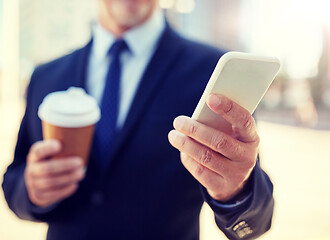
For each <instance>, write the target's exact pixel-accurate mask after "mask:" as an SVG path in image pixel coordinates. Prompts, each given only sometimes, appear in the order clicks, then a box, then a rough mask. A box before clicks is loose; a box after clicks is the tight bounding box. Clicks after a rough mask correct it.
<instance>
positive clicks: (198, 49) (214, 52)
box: [180, 36, 226, 61]
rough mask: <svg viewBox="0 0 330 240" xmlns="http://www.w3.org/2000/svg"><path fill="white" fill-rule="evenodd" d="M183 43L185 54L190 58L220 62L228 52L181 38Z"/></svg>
mask: <svg viewBox="0 0 330 240" xmlns="http://www.w3.org/2000/svg"><path fill="white" fill-rule="evenodd" d="M180 38H181V39H182V43H183V49H182V50H183V54H184V55H187V56H189V57H195V58H200V59H203V60H207V59H209V60H211V61H214V60H215V59H216V60H218V59H219V58H220V57H221V56H222V55H223V54H224V53H225V52H226V51H225V50H224V49H220V48H216V47H214V46H211V45H208V44H206V43H202V42H198V41H195V40H191V39H187V38H185V37H182V36H180Z"/></svg>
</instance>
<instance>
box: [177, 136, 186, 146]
mask: <svg viewBox="0 0 330 240" xmlns="http://www.w3.org/2000/svg"><path fill="white" fill-rule="evenodd" d="M186 143H187V137H185V136H184V137H182V138H181V141H180V143H179V145H180V149H184V148H185V146H186Z"/></svg>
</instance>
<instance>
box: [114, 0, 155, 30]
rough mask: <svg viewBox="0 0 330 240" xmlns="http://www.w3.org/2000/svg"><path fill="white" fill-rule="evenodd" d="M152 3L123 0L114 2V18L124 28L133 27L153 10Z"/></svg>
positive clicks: (145, 18) (146, 17)
mask: <svg viewBox="0 0 330 240" xmlns="http://www.w3.org/2000/svg"><path fill="white" fill-rule="evenodd" d="M153 8H154V6H153V5H151V4H147V3H145V4H138V3H136V2H134V1H127V0H121V1H119V2H118V1H117V4H113V5H112V8H111V11H112V16H113V18H114V19H115V20H116V21H117V23H118V24H119V25H121V26H122V27H124V28H131V27H134V26H137V25H139V24H141V23H143V22H144V21H145V20H147V19H148V18H149V17H150V15H151V14H152V12H153Z"/></svg>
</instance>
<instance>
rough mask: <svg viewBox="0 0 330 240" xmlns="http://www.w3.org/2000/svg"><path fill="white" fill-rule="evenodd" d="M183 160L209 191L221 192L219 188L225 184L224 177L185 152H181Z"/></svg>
mask: <svg viewBox="0 0 330 240" xmlns="http://www.w3.org/2000/svg"><path fill="white" fill-rule="evenodd" d="M181 162H182V164H183V166H184V167H185V168H186V169H187V170H188V171H189V172H190V174H191V175H192V176H193V177H194V178H195V179H196V180H197V181H198V182H199V183H200V184H202V185H203V186H204V187H205V188H207V189H208V190H209V191H211V192H219V189H222V188H223V186H224V184H225V180H224V178H223V177H221V176H220V175H218V174H217V173H215V172H213V171H212V170H210V169H208V168H206V167H205V166H203V165H202V164H200V163H198V162H196V161H195V160H194V159H192V158H191V157H189V156H188V155H187V154H186V153H184V152H181Z"/></svg>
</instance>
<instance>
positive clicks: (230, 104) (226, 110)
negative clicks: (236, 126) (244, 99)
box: [223, 101, 233, 114]
mask: <svg viewBox="0 0 330 240" xmlns="http://www.w3.org/2000/svg"><path fill="white" fill-rule="evenodd" d="M232 110H233V102H232V101H227V102H226V104H224V106H223V111H224V113H226V114H229V113H230V112H231V111H232Z"/></svg>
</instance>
